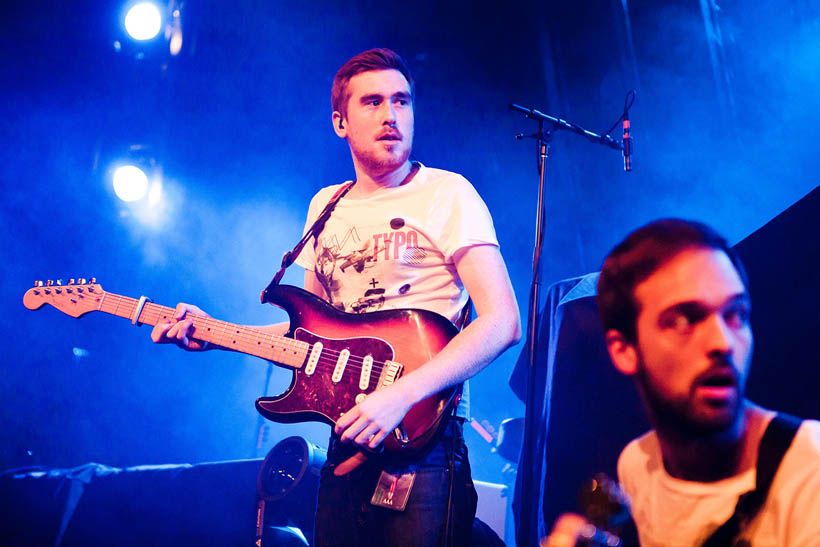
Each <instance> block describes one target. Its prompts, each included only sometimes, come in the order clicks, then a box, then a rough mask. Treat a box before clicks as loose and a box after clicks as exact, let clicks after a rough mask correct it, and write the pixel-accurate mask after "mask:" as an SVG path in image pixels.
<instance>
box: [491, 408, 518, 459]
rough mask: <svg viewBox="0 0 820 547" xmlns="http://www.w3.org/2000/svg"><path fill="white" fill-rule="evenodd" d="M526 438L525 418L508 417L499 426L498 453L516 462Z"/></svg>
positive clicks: (496, 442)
mask: <svg viewBox="0 0 820 547" xmlns="http://www.w3.org/2000/svg"><path fill="white" fill-rule="evenodd" d="M523 438H524V418H507V419H506V420H504V421H503V422H501V425H500V426H499V427H498V438H497V439H496V441H495V450H496V452H498V455H499V456H501V457H502V458H504V459H505V460H507V461H508V462H512V463H514V464H518V458H519V457H520V456H521V441H522V439H523Z"/></svg>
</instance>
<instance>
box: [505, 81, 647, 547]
mask: <svg viewBox="0 0 820 547" xmlns="http://www.w3.org/2000/svg"><path fill="white" fill-rule="evenodd" d="M630 95H631V97H632V100H631V101H630ZM634 98H635V91H634V90H632V91H630V92H629V93H628V94H627V96H626V99H625V103H624V113H623V115H622V116H621V117H620V118H619V119H618V120H617V121H616V122H615V123H614V124H613V125H612V128H611V129H610V131H612V129H614V128H615V127H616V126H617V125H618V123H619V122H621V120H625V119H626V118H627V117H628V114H629V108H630V107H631V106H632V102H634ZM510 108H511V109H512V110H515V111H517V112H521V113H523V114H525V115H526V116H527V117H528V118H530V119H532V120H535V121H537V122H538V131H537V132H536V133H534V134H532V135H524V134H518V135H516V138H518V139H523V138H532V139H535V141H536V145H537V152H538V159H539V161H538V205H537V212H536V222H535V249H534V250H533V259H532V282H531V284H530V296H529V311H528V314H527V343H526V346H525V347H526V351H527V355H528V356H529V367H528V370H529V373H528V374H529V382H528V383H527V397H526V404H527V410H526V417H525V419H526V424H527V427H526V428H525V432H524V441H523V453H524V458H523V460H524V461H522V462H521V466H522V467H525V466H526V467H528V466H530V465H535V466H538V469H540V464H539V463H537V462H535V461H532V458H533V457H534V456H535V455H536V454H541V453H543V446H537V445H536V441H537V440H538V439H539V436H538V435H536V434H535V433H534V431H533V427H534V424H536V423H539V422H542V421H543V420H544V417H543V416H540V417H539V416H536V415H534V414H533V413H534V411H535V405H534V404H530V403H531V402H532V401H534V399H535V397H536V392H535V389H536V388H535V386H536V375H537V374H536V368H535V359H536V355H538V351H539V349H538V325H539V324H540V319H539V314H538V310H539V303H540V289H541V250H542V248H543V247H544V231H543V216H544V176H545V172H546V162H547V158H548V157H549V148H550V142H551V140H552V135H553V134H554V133H555V132H556V131H559V130H564V131H569V132H571V133H576V134H578V135H581V136H583V137H586V138H587V139H589V140H590V141H591V142H593V143H595V144H601V145H604V146H606V147H608V148H612V149H614V150H619V151H621V152H623V153H624V169H626V170H627V171H629V170H631V168H632V163H631V156H629V157H628V156H627V155H626V149H625V146H624V143H623V142H620V141H617V140H615V139H613V138H612V137H610V136H609V131H608V132H607V133H606V134H604V135H598V134H596V133H593V132H592V131H588V130H586V129H584V128H583V127H581V126H579V125H577V124H574V123H572V122H568V121H566V120H562V119H561V118H555V117H553V116H550V115H548V114H544V113H543V112H539V111H538V110H536V109H534V108H527V107H524V106H519V105H517V104H510ZM626 128H627V125H626V124H625V125H624V129H625V130H626ZM625 136H629V134H628V133H626V134H625ZM627 146H628V149H629V152H630V154H631V139H630V141H629V142H628V143H627ZM627 167H628V168H627ZM523 488H524V489H523V490H522V493H521V494H522V496H523V499H526V500H529V499H535V498H534V497H533V496H535V495H536V492H538V490H539V488H540V486H539V485H538V484H536V483H535V481H528V482H527V484H525V485H524V487H523ZM537 509H538V507H537V505H533V504H529V505H528V506H527V509H526V510H522V511H521V513H520V516H519V525H518V526H519V533H518V538H517V539H518V542H519V543H520V544H525V545H535V544H537V543H538V538H539V533H538V522H539V520H538V514H537Z"/></svg>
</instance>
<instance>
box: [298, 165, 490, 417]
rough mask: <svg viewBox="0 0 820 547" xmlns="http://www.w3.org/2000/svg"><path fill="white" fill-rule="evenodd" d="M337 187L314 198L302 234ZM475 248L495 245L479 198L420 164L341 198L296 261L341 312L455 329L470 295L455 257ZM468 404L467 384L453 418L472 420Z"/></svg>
mask: <svg viewBox="0 0 820 547" xmlns="http://www.w3.org/2000/svg"><path fill="white" fill-rule="evenodd" d="M341 186H342V185H341V184H337V185H334V186H328V187H327V188H322V189H321V190H319V192H318V193H317V194H316V195H315V196H313V199H312V200H311V202H310V207H309V209H308V217H307V222H306V223H305V232H306V231H307V230H308V229H310V227H311V226H312V225H313V223H314V221H315V220H316V217H318V216H319V214H320V213H321V212H322V210H323V209H324V208H325V205H327V203H328V202H329V201H330V199H331V198H332V197H333V195H334V194H335V193H336V191H337V190H338V189H339V188H340V187H341ZM474 245H495V246H498V240H497V239H496V235H495V228H494V227H493V221H492V217H491V216H490V212H489V210H488V209H487V206H486V205H485V204H484V201H483V200H482V199H481V197H480V196H479V195H478V192H476V190H475V188H473V185H472V184H470V183H469V182H468V181H467V179H465V178H464V177H462V176H461V175H458V174H456V173H451V172H450V171H444V170H441V169H432V168H429V167H424V166H420V167H419V170H418V172H416V174H415V175H414V176H413V178H412V179H411V180H410V181H409V182H408V183H407V184H404V185H402V186H398V187H395V188H384V189H381V190H379V191H377V192H375V193H373V194H371V195H369V196H367V197H366V198H364V199H351V198H348V197H343V198H342V199H341V200H339V203H337V204H336V207H335V208H334V209H333V212H332V213H331V215H330V218H329V219H328V221H327V223H326V224H325V228H324V230H322V232H321V233H320V234H319V237H318V241H314V240H311V241H309V242H308V243H307V245H305V247H304V249H302V252H301V253H300V254H299V256H298V257H297V259H296V260H295V262H296V263H297V264H299V265H300V266H302V267H303V268H305V269H309V270H313V271H314V272H315V273H316V277H317V278H318V279H319V282H320V283H321V284H322V286H323V287H324V288H325V293H326V296H327V298H328V301H329V302H330V303H331V304H332V305H333V306H335V307H336V308H338V309H339V310H342V311H345V312H348V313H364V312H371V311H377V310H382V309H396V308H417V309H423V310H429V311H433V312H436V313H438V314H439V315H442V316H444V317H446V318H447V319H449V320H450V321H452V322H454V323H455V322H456V321H457V320H458V317H459V314H460V313H461V310H462V308H464V305H465V304H466V303H467V299H468V298H469V296H468V294H467V291H466V290H465V289H464V285H463V284H462V283H461V279H460V278H459V277H458V272H457V271H456V267H455V260H454V259H455V257H456V256H458V253H459V252H461V251H463V250H465V249H466V248H468V247H471V246H474ZM469 401H470V386H469V382H464V386H463V391H462V396H461V401H460V403H459V405H458V408H457V410H456V415H457V416H459V417H461V418H465V419H468V418H469V414H470V411H469V408H470V407H469V404H470V403H469Z"/></svg>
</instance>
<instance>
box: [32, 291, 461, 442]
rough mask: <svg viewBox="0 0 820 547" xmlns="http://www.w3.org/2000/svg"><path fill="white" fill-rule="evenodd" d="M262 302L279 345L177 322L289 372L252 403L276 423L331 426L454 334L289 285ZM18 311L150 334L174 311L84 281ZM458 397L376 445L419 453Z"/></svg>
mask: <svg viewBox="0 0 820 547" xmlns="http://www.w3.org/2000/svg"><path fill="white" fill-rule="evenodd" d="M263 302H270V303H272V304H274V305H276V306H278V307H280V308H282V309H284V310H285V311H286V312H287V314H288V316H289V318H290V330H289V331H288V333H287V334H286V335H285V336H278V335H275V334H271V333H269V332H266V331H264V330H262V329H260V328H258V327H257V328H255V327H246V326H241V325H236V324H233V323H228V322H226V321H220V320H218V319H213V318H211V317H207V316H204V315H195V314H190V313H189V314H187V316H186V317H190V318H192V319H193V331H192V333H191V337H193V338H195V339H197V340H200V341H204V342H208V343H210V344H214V345H216V346H219V347H221V348H223V349H227V350H232V351H236V352H240V353H246V354H248V355H255V356H257V357H261V358H262V359H265V360H267V361H272V362H273V363H275V364H277V365H279V366H281V367H284V368H289V369H291V370H292V372H293V379H292V381H291V384H290V386H289V387H288V388H287V390H286V391H285V392H284V393H282V394H280V395H278V396H276V397H260V398H259V399H257V400H256V409H257V410H258V411H259V412H260V413H261V414H262V415H263V416H264V417H265V418H267V419H269V420H272V421H275V422H284V423H293V422H305V421H319V422H325V423H327V424H330V425H331V426H333V425H334V424H335V422H336V420H337V419H338V418H339V417H340V416H341V415H342V414H344V413H345V412H347V411H348V410H350V409H351V408H353V406H355V405H356V404H357V403H359V402H361V401H362V400H363V399H364V398H365V397H366V396H367V395H368V394H369V393H372V392H373V391H375V390H377V389H380V388H382V387H385V386H388V385H390V384H392V383H393V382H395V381H396V380H397V379H398V378H399V377H401V375H402V374H404V373H406V372H410V371H413V370H415V369H416V368H418V367H420V366H421V365H422V364H424V363H425V362H427V361H429V360H430V359H431V358H432V357H433V356H434V355H435V354H436V353H438V352H439V351H440V350H441V349H442V348H443V347H444V346H445V345H447V343H448V342H449V341H450V339H451V338H452V337H453V336H455V335H456V333H457V329H456V327H455V326H454V325H453V324H452V323H451V322H450V321H448V320H447V319H445V318H444V317H442V316H440V315H438V314H436V313H434V312H430V311H426V310H415V309H403V310H387V311H376V312H372V313H366V314H351V313H345V312H341V311H339V310H337V309H336V308H334V307H332V306H331V305H329V304H328V303H327V302H325V301H324V300H322V299H321V298H319V297H317V296H316V295H314V294H311V293H309V292H307V291H305V290H302V289H299V288H297V287H292V286H288V285H275V286H272V287H269V288H268V289H266V291H265V292H264V293H263ZM23 304H24V305H25V306H26V308H28V309H30V310H36V309H39V308H41V307H42V306H43V305H44V304H49V305H51V306H53V307H55V308H57V309H58V310H60V311H61V312H63V313H65V314H67V315H70V316H71V317H80V316H82V315H84V314H86V313H88V312H92V311H100V312H103V313H107V314H111V315H116V316H117V317H123V318H125V319H130V320H131V322H132V323H133V324H135V325H141V324H143V323H146V324H149V325H156V324H157V323H159V322H161V321H164V320H166V319H173V317H174V311H175V309H174V308H169V307H165V306H160V305H157V304H154V303H152V302H151V301H150V300H149V299H147V298H145V297H141V298H139V299H136V298H129V297H126V296H120V295H118V294H114V293H109V292H106V291H104V290H103V289H102V287H101V286H100V285H99V284H97V283H96V280H95V279H93V278H92V279H91V281H90V283H88V282H86V281H85V280H84V279H79V280H78V281H77V282H76V283H75V281H74V280H73V279H72V280H70V281H69V283H68V284H67V285H62V284H60V282H59V281H58V282H57V284H52V282H51V281H49V282H48V283H47V284H45V285H43V284H42V282H38V283H37V284H36V286H35V287H33V288H31V289H29V290H28V291H26V293H25V296H24V297H23ZM459 396H460V388H458V387H453V388H449V389H447V390H444V391H442V392H440V393H438V394H436V395H433V396H431V397H428V398H427V399H424V400H422V401H420V402H419V403H417V404H416V405H414V406H413V407H412V408H411V409H410V410H409V411H408V412H407V414H406V415H405V417H404V419H403V420H402V422H401V423H400V424H399V426H398V427H396V429H395V430H394V431H393V433H392V434H391V435H389V436H388V437H387V438H386V439H385V440H384V442H383V443H382V446H383V447H384V451H385V452H386V453H387V455H388V456H400V455H411V454H414V453H417V452H418V451H420V450H422V449H423V448H424V447H425V446H426V445H427V443H428V442H430V441H431V440H432V439H433V438H434V437H435V436H436V434H437V433H438V432H439V431H440V430H441V429H442V428H443V426H444V424H445V423H446V420H445V419H444V418H445V417H446V416H448V415H449V413H450V411H451V410H452V407H453V405H454V404H456V403H457V402H458V398H459Z"/></svg>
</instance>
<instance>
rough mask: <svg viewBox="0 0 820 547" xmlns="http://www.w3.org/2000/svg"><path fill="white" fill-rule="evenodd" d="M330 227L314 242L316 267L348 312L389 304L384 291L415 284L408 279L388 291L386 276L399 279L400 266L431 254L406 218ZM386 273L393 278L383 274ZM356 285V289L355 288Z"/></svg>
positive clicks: (404, 290) (330, 295) (418, 262)
mask: <svg viewBox="0 0 820 547" xmlns="http://www.w3.org/2000/svg"><path fill="white" fill-rule="evenodd" d="M385 228H386V229H385ZM329 232H330V230H329V229H326V230H325V232H324V233H323V234H322V235H321V236H320V237H319V240H318V242H317V244H316V247H315V252H316V262H315V267H314V271H315V273H316V277H317V278H318V280H319V283H321V285H322V287H324V289H325V292H326V294H327V295H328V298H329V301H330V303H331V304H332V305H333V306H334V307H336V308H337V309H339V310H342V311H346V312H350V313H364V312H371V311H376V310H378V309H381V308H382V307H383V306H384V305H385V301H386V297H390V296H398V295H404V294H406V293H407V292H408V291H409V290H410V289H411V286H412V284H410V283H404V284H403V285H402V286H401V290H400V291H399V292H398V293H397V294H396V295H387V294H386V291H387V290H388V288H389V287H387V286H385V282H390V281H392V280H393V279H395V274H396V272H397V268H398V269H400V268H402V267H404V268H407V267H410V268H413V267H414V266H419V265H421V264H422V262H423V261H424V259H425V257H426V256H427V254H428V253H427V251H426V250H425V249H424V248H423V247H420V246H419V233H418V232H417V231H416V230H414V229H412V228H411V227H409V226H407V225H405V222H404V219H402V218H394V219H392V220H391V221H390V227H386V226H384V225H383V224H379V225H372V226H355V227H351V228H349V229H348V230H347V231H346V232H345V233H329ZM391 272H392V273H391ZM385 275H387V276H388V277H390V276H391V275H392V276H393V278H391V279H383V277H384V276H385ZM341 278H344V281H343V282H342V281H341ZM343 285H344V287H345V297H344V298H342V297H341V289H342V286H343ZM352 287H355V288H356V290H355V291H353V292H352V293H351V292H350V290H349V289H350V288H352ZM394 292H395V291H394Z"/></svg>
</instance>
